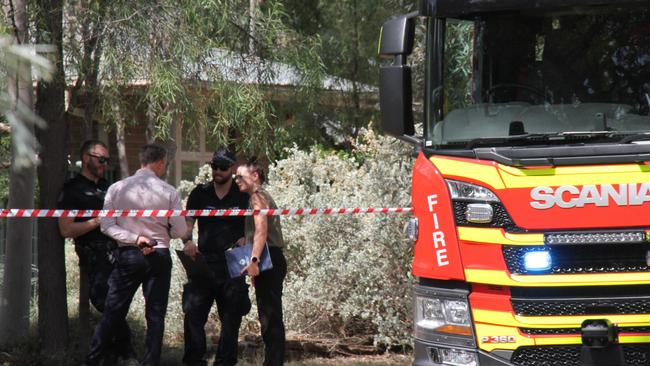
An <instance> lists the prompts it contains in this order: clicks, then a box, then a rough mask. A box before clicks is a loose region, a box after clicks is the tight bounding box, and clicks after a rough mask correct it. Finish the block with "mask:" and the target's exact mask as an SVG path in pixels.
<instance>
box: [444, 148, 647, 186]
mask: <svg viewBox="0 0 650 366" xmlns="http://www.w3.org/2000/svg"><path fill="white" fill-rule="evenodd" d="M431 162H432V163H433V164H435V165H436V167H437V168H438V169H439V170H440V172H441V173H442V175H444V176H455V177H466V178H470V179H474V180H477V181H481V182H485V184H486V185H488V186H491V187H492V188H494V189H504V188H505V187H508V188H532V187H537V186H562V185H585V184H626V183H644V182H647V181H648V173H650V165H639V164H625V165H593V166H577V167H556V168H548V169H520V168H516V167H511V166H506V165H501V164H496V163H495V164H494V166H491V165H485V164H478V163H474V162H472V161H471V160H470V161H457V160H452V159H447V158H444V157H436V156H434V157H432V158H431Z"/></svg>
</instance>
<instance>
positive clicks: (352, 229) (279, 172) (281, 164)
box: [268, 131, 413, 346]
mask: <svg viewBox="0 0 650 366" xmlns="http://www.w3.org/2000/svg"><path fill="white" fill-rule="evenodd" d="M411 151H412V150H411V148H410V147H409V146H407V145H405V144H404V143H401V142H399V141H397V140H395V139H393V138H390V137H384V136H379V135H376V134H374V133H373V132H371V131H364V133H363V134H362V135H361V137H360V138H359V139H358V141H356V144H355V149H354V151H353V152H352V153H350V154H341V153H335V152H323V151H320V150H319V149H317V148H312V149H311V150H310V151H301V150H299V149H297V148H295V147H294V148H293V149H290V151H289V154H288V157H287V158H286V159H284V160H281V161H278V162H277V163H276V164H275V165H274V166H272V167H271V168H270V172H269V182H270V183H269V184H270V185H269V187H268V190H269V192H270V193H271V195H272V196H273V197H274V199H275V201H276V203H277V204H278V206H279V207H281V208H299V207H309V208H312V207H315V208H324V207H410V192H411V189H410V186H411V167H412V164H413V160H412V158H410V152H411ZM408 216H409V215H408V214H363V215H339V216H335V215H332V216H329V215H324V216H296V217H284V218H283V219H282V226H283V234H284V237H285V241H286V242H287V244H288V247H287V250H286V251H285V255H286V256H287V262H288V265H289V273H288V275H287V279H286V281H285V287H284V311H285V312H284V313H285V319H286V323H287V328H288V329H289V330H292V331H297V332H302V333H331V332H336V333H338V334H339V335H343V336H347V335H355V333H358V332H359V331H365V332H368V331H371V332H373V335H374V342H375V344H376V345H386V346H392V345H405V344H409V343H410V334H411V321H410V319H411V306H410V303H411V300H410V293H411V277H410V273H411V271H410V266H411V260H412V242H411V241H410V240H408V239H405V235H404V230H403V228H404V225H405V223H406V220H407V219H408Z"/></svg>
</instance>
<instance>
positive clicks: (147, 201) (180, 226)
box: [100, 168, 187, 248]
mask: <svg viewBox="0 0 650 366" xmlns="http://www.w3.org/2000/svg"><path fill="white" fill-rule="evenodd" d="M180 209H181V199H180V197H179V195H178V191H176V188H174V187H173V186H171V185H169V184H167V183H166V182H165V181H163V180H162V179H160V178H158V176H157V175H156V174H155V173H154V172H153V171H152V170H151V169H147V168H142V169H139V170H138V171H137V172H135V174H134V175H132V176H130V177H128V178H126V179H123V180H121V181H119V182H116V183H114V184H113V185H111V186H110V187H109V188H108V192H106V197H105V198H104V210H180ZM100 225H101V229H102V232H103V233H104V234H106V235H108V236H110V237H112V238H113V239H115V240H116V241H117V244H118V245H119V246H128V245H130V246H134V245H136V244H135V243H136V240H137V239H138V236H140V235H141V236H145V237H147V238H149V239H155V240H157V241H158V244H157V245H156V248H169V240H170V239H175V238H180V237H181V236H183V235H184V234H185V232H186V230H187V224H186V223H185V218H184V217H182V216H175V217H103V218H102V219H101V224H100Z"/></svg>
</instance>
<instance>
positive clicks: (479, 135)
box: [379, 0, 650, 366]
mask: <svg viewBox="0 0 650 366" xmlns="http://www.w3.org/2000/svg"><path fill="white" fill-rule="evenodd" d="M418 22H419V23H418ZM417 24H419V25H418V27H417V28H416V25H417ZM416 29H422V30H423V29H426V31H424V32H416V31H415V30H416ZM416 33H417V34H421V33H423V41H422V44H423V49H424V52H423V54H424V55H425V56H424V79H423V85H421V89H422V92H421V93H420V94H421V95H422V96H421V98H420V97H419V98H418V100H420V99H421V100H422V103H421V105H422V108H423V111H422V114H423V118H422V120H423V121H422V122H423V123H422V124H423V126H422V129H421V131H420V129H419V126H417V125H415V126H414V121H413V99H414V98H413V95H415V93H414V92H413V91H412V86H413V85H412V84H415V83H414V82H413V81H412V75H411V74H412V72H411V68H410V66H409V64H408V63H407V57H409V55H411V53H412V51H413V47H414V46H413V45H414V39H415V34H416ZM419 49H422V48H419ZM379 52H380V54H381V55H382V56H384V57H385V58H387V59H388V61H387V64H386V65H384V66H382V68H381V71H380V105H381V124H382V129H383V130H384V131H385V132H386V133H388V134H391V135H393V136H396V137H398V138H400V139H403V140H406V141H409V142H410V143H412V144H413V145H414V150H415V154H416V155H417V158H416V161H415V165H414V168H413V181H412V183H413V187H412V190H413V192H412V205H413V208H414V217H415V218H414V219H413V222H412V225H411V228H412V229H413V234H414V239H415V248H414V260H413V274H414V276H415V277H416V279H417V283H416V285H415V286H414V292H413V297H414V319H413V322H414V328H415V330H414V338H415V344H414V365H455V366H476V365H480V366H487V365H490V366H493V365H517V366H560V365H563V366H564V365H566V366H572V365H599V366H600V365H602V366H605V365H606V366H614V365H648V364H650V115H649V111H650V1H648V0H421V1H420V3H419V10H418V11H417V12H414V13H411V14H406V15H403V16H398V17H395V18H392V19H390V20H388V21H387V22H386V23H385V24H384V25H383V27H382V33H381V40H380V50H379ZM415 127H418V128H417V130H418V132H417V133H416V128H415Z"/></svg>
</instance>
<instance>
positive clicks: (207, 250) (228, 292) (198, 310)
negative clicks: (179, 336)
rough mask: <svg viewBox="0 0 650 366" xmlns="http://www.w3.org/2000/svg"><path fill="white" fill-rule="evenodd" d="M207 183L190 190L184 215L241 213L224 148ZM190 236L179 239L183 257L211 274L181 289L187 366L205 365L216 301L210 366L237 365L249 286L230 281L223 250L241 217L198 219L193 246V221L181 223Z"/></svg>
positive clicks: (234, 237)
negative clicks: (217, 325) (197, 259)
mask: <svg viewBox="0 0 650 366" xmlns="http://www.w3.org/2000/svg"><path fill="white" fill-rule="evenodd" d="M211 167H212V181H211V182H208V183H207V184H204V185H199V186H197V187H195V188H194V189H193V190H192V192H191V193H190V196H189V198H188V200H187V209H188V210H198V209H208V210H215V209H217V210H218V209H246V208H247V207H248V194H245V193H242V192H240V191H239V189H238V188H237V185H236V184H235V183H234V181H233V178H232V175H233V173H234V172H235V155H234V154H233V153H232V152H231V151H229V150H226V149H218V150H217V151H215V153H214V155H213V157H212V162H211ZM186 220H187V223H188V227H189V231H188V235H187V236H186V237H185V238H183V242H184V243H185V248H184V252H185V254H187V255H189V256H195V255H197V252H199V253H200V255H202V256H203V257H204V258H205V260H206V262H207V264H208V266H209V267H210V269H211V272H212V273H211V276H210V277H209V278H206V277H204V278H201V277H197V276H193V277H190V278H188V280H189V281H188V283H187V284H185V286H184V289H183V311H184V313H185V317H184V327H185V354H184V356H183V363H185V364H186V365H206V364H207V362H206V360H205V359H204V356H205V352H206V342H205V330H204V327H205V323H206V322H207V320H208V314H209V313H210V309H211V308H212V304H213V303H214V302H215V301H216V303H217V311H218V313H219V320H220V322H221V333H220V336H219V345H218V347H217V354H216V358H215V361H214V364H215V365H219V366H221V365H234V364H236V363H237V343H238V338H239V327H240V325H241V320H242V316H243V315H246V314H247V313H248V311H249V310H250V306H251V304H250V300H249V297H248V285H247V284H246V282H245V280H244V277H243V276H242V277H239V278H235V279H230V277H229V275H228V269H227V266H226V259H225V256H224V251H225V250H227V249H229V248H230V247H232V246H234V245H235V242H237V241H238V240H240V239H243V237H244V218H243V217H198V222H199V224H198V234H199V235H198V239H199V240H198V246H197V245H196V243H195V241H194V240H193V238H192V228H193V226H194V221H197V220H195V218H193V217H187V218H186Z"/></svg>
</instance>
